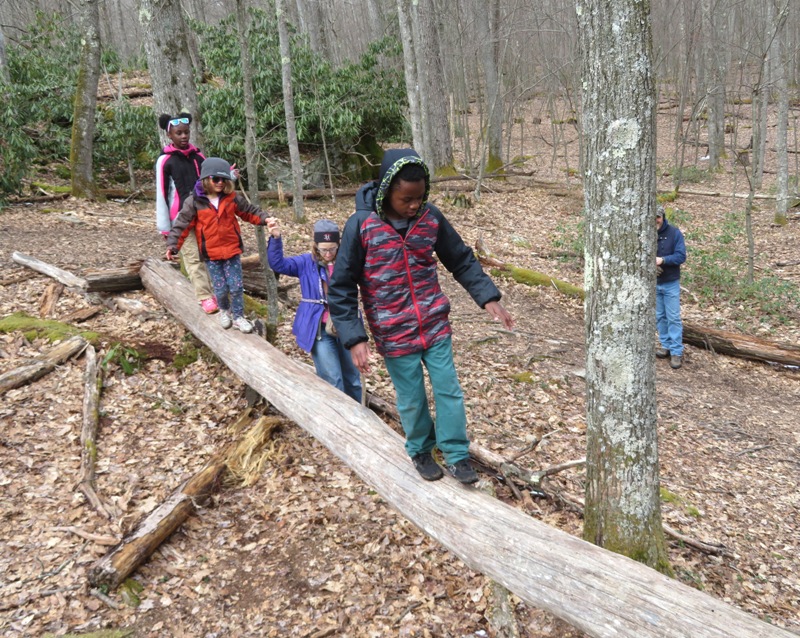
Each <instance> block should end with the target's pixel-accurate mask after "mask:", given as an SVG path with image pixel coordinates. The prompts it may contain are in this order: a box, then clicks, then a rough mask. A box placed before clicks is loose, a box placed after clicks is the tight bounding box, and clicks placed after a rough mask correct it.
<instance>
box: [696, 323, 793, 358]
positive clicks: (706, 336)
mask: <svg viewBox="0 0 800 638" xmlns="http://www.w3.org/2000/svg"><path fill="white" fill-rule="evenodd" d="M683 341H684V342H685V343H689V344H691V345H693V346H697V347H698V348H705V349H706V350H712V351H713V352H717V353H719V354H726V355H729V356H733V357H741V358H743V359H751V360H753V361H762V362H766V363H780V364H783V365H787V366H800V346H796V345H794V344H790V343H779V342H776V341H767V340H766V339H760V338H758V337H751V336H749V335H744V334H739V333H736V332H726V331H724V330H715V329H713V328H706V327H703V326H698V325H695V324H691V323H686V322H684V324H683Z"/></svg>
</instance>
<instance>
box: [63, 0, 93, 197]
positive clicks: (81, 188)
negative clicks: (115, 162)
mask: <svg viewBox="0 0 800 638" xmlns="http://www.w3.org/2000/svg"><path fill="white" fill-rule="evenodd" d="M78 21H79V23H80V28H81V56H80V63H79V67H78V85H77V87H76V88H75V103H74V109H73V115H72V145H71V147H70V153H69V164H70V170H71V171H72V196H73V197H85V198H88V199H95V198H96V197H97V185H96V184H95V182H94V175H93V172H92V151H93V149H94V129H95V114H96V112H97V83H98V81H99V79H100V7H99V5H98V0H79V2H78Z"/></svg>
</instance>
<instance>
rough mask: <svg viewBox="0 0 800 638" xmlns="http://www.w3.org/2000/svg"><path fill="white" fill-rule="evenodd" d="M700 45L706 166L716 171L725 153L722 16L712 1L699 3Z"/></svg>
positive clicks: (722, 12)
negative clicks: (705, 124)
mask: <svg viewBox="0 0 800 638" xmlns="http://www.w3.org/2000/svg"><path fill="white" fill-rule="evenodd" d="M702 7H703V34H702V39H703V46H704V53H705V56H704V60H705V62H704V63H705V80H706V112H707V115H708V118H707V123H708V167H709V168H710V169H717V168H719V164H720V158H721V157H722V155H723V153H724V152H725V64H724V60H723V57H722V56H723V55H724V52H723V51H721V50H720V49H721V46H720V34H721V30H720V27H719V24H720V23H722V22H724V21H725V13H724V10H723V8H720V7H719V6H718V5H717V3H715V2H713V0H702Z"/></svg>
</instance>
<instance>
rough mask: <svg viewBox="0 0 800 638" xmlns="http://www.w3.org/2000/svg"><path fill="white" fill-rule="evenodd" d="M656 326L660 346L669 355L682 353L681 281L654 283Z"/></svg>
mask: <svg viewBox="0 0 800 638" xmlns="http://www.w3.org/2000/svg"><path fill="white" fill-rule="evenodd" d="M656 327H657V328H658V340H659V341H660V342H661V347H662V348H666V349H667V350H669V353H670V355H672V356H677V357H680V356H682V355H683V322H682V321H681V281H680V279H676V280H675V281H668V282H666V283H663V284H656Z"/></svg>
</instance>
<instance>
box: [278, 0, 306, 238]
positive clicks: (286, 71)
mask: <svg viewBox="0 0 800 638" xmlns="http://www.w3.org/2000/svg"><path fill="white" fill-rule="evenodd" d="M283 1H284V0H275V15H276V18H277V22H278V39H279V41H280V51H281V76H282V78H283V111H284V114H285V116H286V137H287V139H288V142H289V158H290V159H291V162H292V177H293V178H294V189H293V190H294V199H293V200H292V205H293V206H294V219H295V221H297V222H303V221H305V211H304V208H303V164H302V163H301V161H300V148H299V147H298V144H297V127H296V126H295V119H294V97H293V95H292V54H291V50H290V49H291V47H290V42H289V29H288V28H287V26H286V15H285V13H284V11H283Z"/></svg>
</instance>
